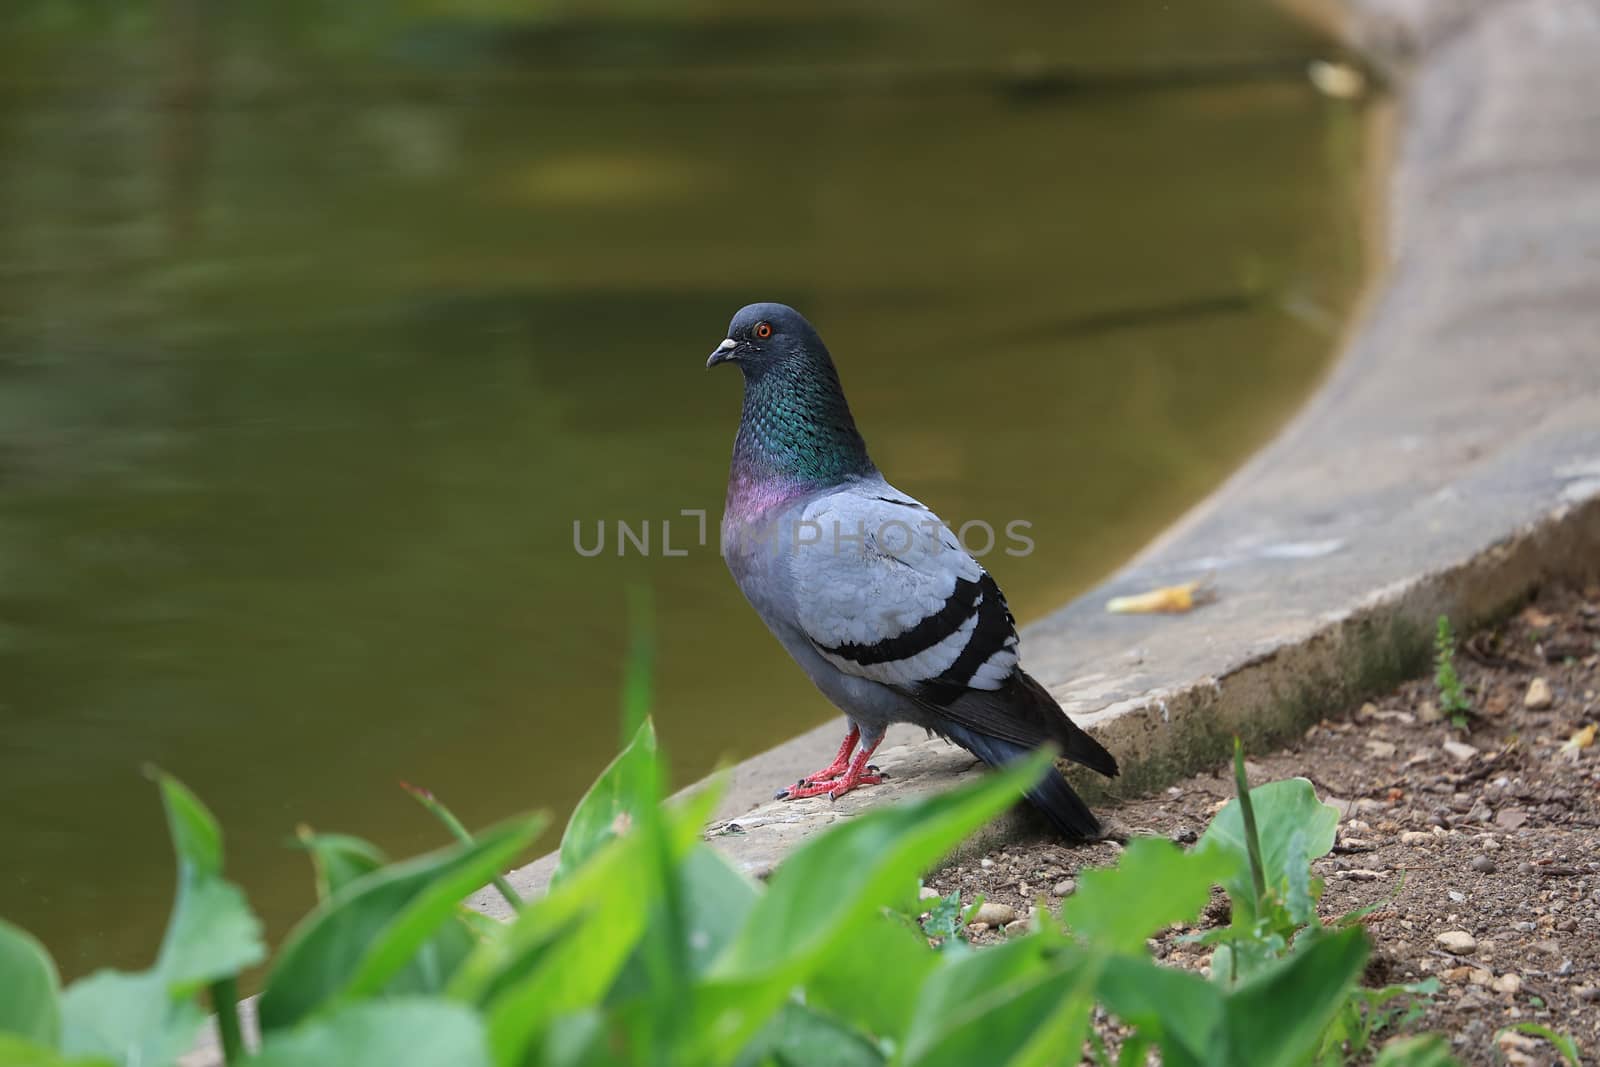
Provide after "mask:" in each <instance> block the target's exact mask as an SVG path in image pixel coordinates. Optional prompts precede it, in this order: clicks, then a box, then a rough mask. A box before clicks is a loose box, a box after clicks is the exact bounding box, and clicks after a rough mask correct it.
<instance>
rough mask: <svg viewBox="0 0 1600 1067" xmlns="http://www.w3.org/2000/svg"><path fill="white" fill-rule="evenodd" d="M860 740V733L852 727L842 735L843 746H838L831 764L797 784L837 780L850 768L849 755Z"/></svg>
mask: <svg viewBox="0 0 1600 1067" xmlns="http://www.w3.org/2000/svg"><path fill="white" fill-rule="evenodd" d="M860 738H861V731H860V730H858V729H856V728H855V727H854V726H852V727H850V732H849V733H847V734H845V735H844V744H842V745H840V746H839V754H838V755H837V756H835V757H833V762H832V763H830V764H828V765H827V766H826V767H824V768H822V770H820V771H817V772H816V773H815V774H808V775H806V776H805V777H804V778H801V779H800V782H799V783H798V784H802V785H810V784H812V783H813V782H825V781H828V780H829V779H830V778H837V777H839V775H841V774H843V773H844V772H845V769H846V768H847V767H849V766H850V753H852V752H854V751H855V750H856V742H857V741H858V740H860Z"/></svg>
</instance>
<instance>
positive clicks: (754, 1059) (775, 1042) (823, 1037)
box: [735, 1003, 884, 1067]
mask: <svg viewBox="0 0 1600 1067" xmlns="http://www.w3.org/2000/svg"><path fill="white" fill-rule="evenodd" d="M774 1062H776V1063H779V1064H795V1065H797V1067H799V1065H807V1067H809V1065H810V1064H826V1065H827V1067H880V1065H881V1064H883V1062H884V1056H883V1053H882V1052H880V1051H878V1048H877V1046H876V1045H874V1044H872V1042H870V1041H868V1040H867V1039H866V1038H865V1037H864V1036H863V1035H861V1034H859V1033H857V1032H856V1031H855V1030H853V1029H851V1028H850V1027H849V1026H847V1025H845V1024H844V1023H842V1022H840V1021H838V1020H837V1019H832V1018H829V1017H828V1016H826V1015H823V1014H820V1013H818V1012H817V1011H815V1010H813V1009H812V1008H810V1007H808V1006H806V1005H803V1004H793V1003H790V1004H785V1005H784V1006H783V1009H782V1010H781V1011H780V1012H778V1015H777V1017H776V1018H774V1019H773V1020H772V1021H771V1022H770V1023H768V1024H767V1026H766V1028H765V1029H763V1030H762V1031H761V1033H760V1034H759V1035H757V1037H756V1039H755V1040H754V1041H753V1042H751V1044H750V1047H749V1048H747V1049H746V1050H745V1052H744V1054H743V1055H741V1056H740V1057H739V1059H738V1060H737V1061H736V1062H735V1067H755V1065H757V1064H767V1063H774Z"/></svg>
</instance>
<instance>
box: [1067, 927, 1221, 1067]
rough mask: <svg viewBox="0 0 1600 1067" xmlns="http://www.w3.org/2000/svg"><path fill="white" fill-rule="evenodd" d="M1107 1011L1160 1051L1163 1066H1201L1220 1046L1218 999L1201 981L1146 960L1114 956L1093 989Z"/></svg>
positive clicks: (1191, 975)
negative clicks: (1152, 1042) (1157, 1046)
mask: <svg viewBox="0 0 1600 1067" xmlns="http://www.w3.org/2000/svg"><path fill="white" fill-rule="evenodd" d="M1096 992H1097V993H1098V995H1099V997H1100V1000H1101V1002H1102V1003H1104V1004H1105V1006H1106V1010H1108V1011H1110V1012H1112V1013H1113V1014H1115V1015H1116V1016H1117V1017H1118V1018H1119V1019H1121V1020H1122V1021H1123V1022H1126V1023H1128V1024H1129V1025H1131V1026H1134V1027H1137V1028H1138V1030H1139V1032H1140V1033H1142V1034H1144V1035H1145V1036H1147V1037H1149V1038H1150V1039H1152V1040H1154V1041H1155V1042H1156V1043H1157V1044H1158V1045H1159V1046H1160V1047H1161V1059H1162V1063H1163V1064H1165V1065H1166V1067H1202V1065H1206V1064H1208V1063H1209V1062H1211V1061H1210V1060H1209V1059H1208V1057H1209V1056H1210V1055H1211V1054H1212V1052H1213V1050H1214V1049H1215V1048H1216V1047H1217V1046H1218V1045H1219V1044H1220V1040H1221V1038H1220V1034H1221V1027H1222V994H1221V992H1219V991H1218V990H1217V989H1216V987H1214V986H1212V985H1211V984H1210V983H1209V982H1207V981H1206V980H1205V979H1204V978H1201V977H1200V976H1199V975H1198V974H1194V973H1192V972H1190V971H1181V970H1178V969H1177V968H1175V967H1162V966H1159V965H1158V964H1156V963H1155V961H1153V960H1151V959H1149V958H1148V957H1145V956H1142V955H1141V956H1113V957H1111V958H1110V959H1108V960H1106V961H1105V965H1104V967H1103V969H1102V970H1101V972H1100V976H1099V981H1098V983H1097V986H1096Z"/></svg>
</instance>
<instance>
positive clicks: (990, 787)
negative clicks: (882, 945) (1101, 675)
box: [676, 752, 1049, 1062]
mask: <svg viewBox="0 0 1600 1067" xmlns="http://www.w3.org/2000/svg"><path fill="white" fill-rule="evenodd" d="M1048 762H1049V753H1048V752H1040V753H1037V754H1035V755H1034V756H1032V757H1030V758H1028V759H1026V760H1021V761H1018V762H1017V763H1015V764H1013V765H1012V766H1010V767H1009V768H1007V769H1005V770H1002V771H999V772H996V773H994V774H989V775H985V776H984V777H983V778H981V779H979V780H978V781H976V782H974V783H972V784H970V785H966V786H963V787H960V788H958V789H954V790H951V791H950V792H948V793H945V794H942V795H940V796H936V797H929V798H927V799H924V800H919V801H915V802H911V803H906V804H900V805H895V806H893V807H887V808H879V809H876V810H873V811H870V812H867V813H866V814H863V815H858V816H854V817H852V818H851V819H850V820H849V821H848V822H846V823H844V824H843V825H840V826H838V827H837V828H835V829H832V830H830V831H829V832H828V833H825V834H821V835H819V836H817V837H815V838H813V839H812V840H810V841H808V842H807V843H806V844H804V845H802V846H801V847H800V848H799V849H797V850H796V851H795V852H794V853H793V854H791V855H790V856H789V857H788V859H786V860H785V861H784V862H783V863H782V864H781V865H780V866H779V868H778V870H777V871H776V872H775V873H774V874H773V876H772V878H771V880H770V882H769V883H768V886H767V891H766V892H765V893H764V894H763V895H762V896H761V899H760V900H759V901H757V903H756V905H755V907H753V908H751V909H750V913H749V914H748V915H747V916H746V917H745V921H744V923H743V924H741V926H740V927H739V932H738V935H737V936H736V937H735V938H734V940H733V942H732V943H731V944H730V945H729V946H728V948H727V951H725V952H724V953H723V955H722V956H721V957H720V958H719V959H718V960H717V961H716V963H715V964H713V966H712V968H711V970H710V971H709V972H708V976H707V981H706V982H705V983H703V984H702V985H701V986H699V987H698V988H697V989H696V994H695V1003H694V1017H693V1019H692V1021H691V1022H690V1023H689V1024H688V1025H685V1026H684V1027H683V1028H682V1031H681V1032H682V1033H683V1034H684V1035H685V1040H686V1042H687V1043H688V1047H685V1048H682V1049H678V1050H676V1054H677V1059H678V1060H679V1061H680V1062H726V1061H728V1060H730V1059H732V1058H733V1056H734V1055H735V1054H736V1053H737V1052H738V1050H739V1049H740V1048H742V1047H743V1046H744V1044H745V1043H746V1042H747V1041H748V1040H750V1038H751V1037H752V1036H754V1034H755V1033H756V1031H758V1030H759V1029H760V1028H761V1027H762V1026H763V1025H764V1024H765V1023H766V1021H767V1020H768V1019H769V1018H770V1017H771V1016H772V1014H773V1013H775V1012H776V1011H777V1010H778V1009H779V1007H780V1006H781V1005H782V1003H783V1001H784V1000H785V998H786V997H787V996H788V993H789V990H790V989H792V988H793V987H794V985H795V984H797V983H801V982H804V981H805V980H806V979H807V977H808V976H809V975H810V974H812V973H814V971H815V970H816V968H817V967H818V966H819V965H820V964H821V962H822V961H823V960H825V959H828V958H829V957H830V956H831V955H832V954H833V953H834V952H835V951H837V950H838V949H839V947H840V946H841V945H842V944H843V943H844V941H845V940H846V939H847V938H848V936H849V934H850V932H851V931H852V930H855V929H858V928H859V926H860V923H861V922H862V921H863V920H864V919H865V918H866V917H867V916H869V915H872V914H876V913H877V912H879V910H880V909H882V908H884V907H891V906H893V905H895V904H897V903H900V902H902V901H904V900H909V899H914V895H915V892H916V882H917V879H918V877H919V876H920V875H921V874H922V872H923V871H924V870H926V869H927V868H928V867H931V866H932V865H933V864H934V863H936V862H937V861H938V860H939V859H941V858H942V857H943V856H945V855H946V854H948V853H949V851H950V850H951V849H953V848H955V847H956V845H958V844H960V842H961V841H962V840H963V839H964V838H965V837H966V836H967V835H968V834H969V833H971V832H972V831H973V830H975V829H976V828H977V827H979V826H981V825H982V824H983V823H984V822H986V821H987V820H988V819H990V818H992V817H993V816H994V815H995V814H997V813H998V812H1000V811H1001V810H1003V809H1004V808H1005V807H1006V806H1007V805H1009V804H1011V803H1013V802H1014V801H1015V800H1016V799H1017V798H1018V797H1019V796H1020V795H1021V794H1022V792H1023V791H1024V790H1025V789H1027V788H1028V786H1030V785H1032V784H1033V783H1034V782H1035V781H1037V780H1038V776H1039V774H1040V773H1041V772H1042V771H1043V770H1044V768H1045V767H1046V766H1047V765H1048Z"/></svg>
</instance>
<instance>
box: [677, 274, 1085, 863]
mask: <svg viewBox="0 0 1600 1067" xmlns="http://www.w3.org/2000/svg"><path fill="white" fill-rule="evenodd" d="M724 363H732V364H734V365H735V366H737V367H738V368H739V369H740V371H742V372H743V375H744V409H743V412H742V414H741V415H740V418H739V430H738V434H737V436H736V437H735V438H734V445H733V461H732V464H731V468H730V470H729V474H728V495H727V503H726V507H725V510H724V512H723V517H722V530H721V547H722V555H723V559H724V561H725V562H726V563H727V565H728V569H729V571H730V572H731V573H732V574H733V578H734V581H735V582H736V583H737V584H738V586H739V589H740V591H741V592H743V593H744V595H745V598H746V599H747V600H749V602H750V604H751V606H752V607H753V608H755V610H756V614H758V615H759V616H760V617H761V620H762V621H763V622H765V623H766V625H767V627H768V628H769V629H770V630H771V631H772V633H773V635H774V636H776V637H777V639H778V641H779V642H780V643H781V644H782V645H783V647H784V648H785V649H786V650H787V651H788V653H789V655H790V656H792V657H793V658H794V660H795V661H796V662H797V663H798V664H799V665H800V667H801V668H802V669H804V671H805V672H806V674H807V675H808V676H810V678H811V681H812V682H813V683H815V685H816V686H817V688H818V689H820V690H821V691H822V694H823V695H824V696H825V697H827V698H828V700H829V701H830V702H832V703H833V704H834V705H835V706H837V707H838V708H839V709H840V710H841V711H843V712H844V714H845V717H846V720H847V725H848V732H847V733H846V734H845V738H844V742H843V743H842V744H841V745H840V746H839V752H838V755H837V756H835V758H834V760H833V762H832V763H830V764H828V766H826V767H824V768H823V769H822V770H820V771H817V772H816V773H815V774H810V775H807V776H805V777H804V778H801V779H800V780H799V781H798V782H796V783H795V784H794V785H793V786H790V787H788V788H787V789H784V790H780V791H779V793H778V798H779V799H789V800H794V799H799V798H802V797H814V796H823V795H826V796H828V797H831V798H834V799H837V798H838V797H841V796H843V795H844V794H845V793H848V792H850V791H851V790H852V789H855V788H857V787H858V786H864V785H876V784H878V783H880V782H881V781H883V778H884V775H883V774H882V772H881V771H880V770H879V769H878V768H877V766H875V765H874V764H871V763H869V762H868V761H869V760H870V759H871V758H872V754H873V752H874V750H876V749H877V747H878V745H879V744H880V743H881V742H882V741H883V735H884V731H885V729H886V728H887V727H888V726H889V724H890V723H896V722H908V723H912V724H913V725H916V726H920V727H922V728H924V729H926V730H928V731H930V732H932V733H935V734H939V735H941V736H943V737H944V738H946V739H947V740H949V741H952V742H954V743H955V744H957V745H960V746H961V747H962V748H964V749H966V750H967V751H968V752H971V753H972V754H973V755H974V756H976V757H978V759H980V760H982V761H983V762H984V763H986V764H989V765H990V766H999V765H1001V764H1005V763H1007V762H1010V761H1012V760H1015V759H1017V758H1018V757H1020V756H1022V755H1023V754H1025V753H1027V752H1029V751H1032V750H1034V749H1037V748H1039V747H1040V746H1042V745H1045V744H1053V745H1055V746H1056V748H1057V750H1058V751H1059V752H1060V754H1061V755H1063V756H1065V757H1066V758H1068V759H1070V760H1073V761H1074V762H1077V763H1081V764H1083V765H1084V766H1086V767H1090V768H1092V769H1094V770H1095V771H1098V772H1099V773H1101V774H1103V775H1106V776H1108V777H1110V776H1115V775H1116V773H1117V761H1116V760H1115V759H1114V758H1113V757H1112V755H1111V753H1109V752H1107V751H1106V750H1105V748H1103V747H1102V746H1101V745H1100V743H1099V742H1097V741H1095V740H1094V738H1092V737H1090V736H1089V735H1088V734H1087V733H1085V732H1084V731H1083V729H1082V728H1080V727H1079V726H1078V725H1077V724H1075V723H1074V722H1073V721H1072V720H1071V719H1069V718H1068V717H1067V714H1066V712H1064V711H1063V710H1062V709H1061V706H1060V705H1059V704H1057V703H1056V701H1055V699H1054V698H1053V697H1051V695H1050V693H1049V692H1048V691H1047V690H1046V689H1045V688H1044V686H1042V685H1040V684H1039V683H1038V682H1037V681H1035V680H1034V679H1033V678H1032V677H1031V676H1030V675H1029V674H1028V673H1027V672H1026V671H1024V670H1023V669H1022V666H1021V663H1020V662H1019V658H1018V657H1019V645H1018V637H1017V627H1016V620H1015V619H1013V618H1012V615H1011V611H1010V610H1009V609H1008V608H1007V607H1006V599H1005V596H1004V595H1003V594H1002V593H1001V592H1000V587H999V586H998V585H996V584H995V580H994V579H993V578H992V577H990V576H989V573H988V572H987V571H985V570H984V569H983V567H982V566H980V565H979V563H978V561H977V560H976V559H974V558H973V557H972V555H971V554H970V553H968V552H967V551H966V550H965V549H964V548H963V547H962V545H961V542H960V540H959V539H958V538H957V537H956V536H955V535H954V534H953V533H951V531H950V529H949V527H947V526H946V525H945V524H944V523H943V522H942V521H940V519H939V517H938V516H937V515H935V514H934V513H933V512H932V511H931V510H930V509H929V508H928V507H927V505H925V504H923V503H922V502H921V501H919V500H916V499H915V498H913V497H912V496H910V495H909V494H907V493H903V492H901V491H900V490H898V489H896V488H895V487H894V486H892V485H890V484H889V483H888V481H886V480H885V479H884V477H883V475H882V474H881V473H879V471H878V468H877V467H876V466H874V465H873V462H872V460H871V458H869V457H868V455H867V446H866V443H865V442H864V441H863V440H862V439H861V434H860V432H859V431H858V430H857V429H856V424H855V420H854V419H853V418H851V415H850V407H849V405H848V404H847V403H846V402H845V397H844V390H843V388H842V387H841V386H840V384H839V375H838V372H837V371H836V370H835V368H834V364H833V358H832V357H831V356H830V355H829V354H828V349H827V347H826V346H825V345H824V344H823V343H822V338H821V337H819V336H818V335H817V332H816V330H815V329H813V328H812V326H811V324H810V323H809V322H807V321H806V320H805V318H804V317H802V316H801V315H800V313H799V312H797V311H795V310H794V309H793V308H790V307H787V306H785V305H783V304H751V305H749V306H748V307H745V308H742V309H741V310H740V311H739V312H738V313H737V314H736V315H734V317H733V321H732V322H731V323H730V324H729V326H728V336H727V339H726V340H724V341H723V342H722V343H721V344H719V345H717V347H716V350H715V351H713V352H712V353H711V356H710V358H708V359H707V360H706V367H707V368H708V369H709V368H711V367H715V366H718V365H720V364H724ZM858 746H859V748H858ZM1027 796H1028V799H1029V800H1030V801H1031V802H1032V803H1033V804H1034V805H1035V806H1036V807H1038V808H1039V809H1040V810H1041V811H1043V813H1044V814H1045V816H1046V817H1047V818H1048V819H1049V820H1050V822H1051V824H1052V825H1054V826H1055V828H1056V829H1057V830H1058V831H1059V832H1060V833H1061V834H1062V835H1063V836H1064V837H1066V838H1067V839H1069V840H1093V839H1096V838H1098V837H1099V836H1100V834H1101V829H1100V823H1099V821H1098V820H1097V819H1096V818H1095V817H1094V814H1093V813H1092V812H1090V810H1089V808H1088V806H1087V805H1085V804H1084V803H1083V801H1082V799H1081V798H1079V796H1078V795H1077V794H1076V793H1075V792H1073V790H1072V787H1071V786H1069V785H1068V784H1067V782H1066V779H1064V778H1063V777H1062V776H1061V774H1060V773H1059V772H1058V771H1057V770H1056V769H1055V768H1054V767H1052V768H1050V770H1049V772H1048V773H1047V775H1046V777H1045V778H1044V779H1043V780H1042V781H1041V782H1040V783H1039V784H1038V785H1037V786H1035V787H1034V788H1033V789H1032V790H1030V791H1029V793H1028V794H1027Z"/></svg>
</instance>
